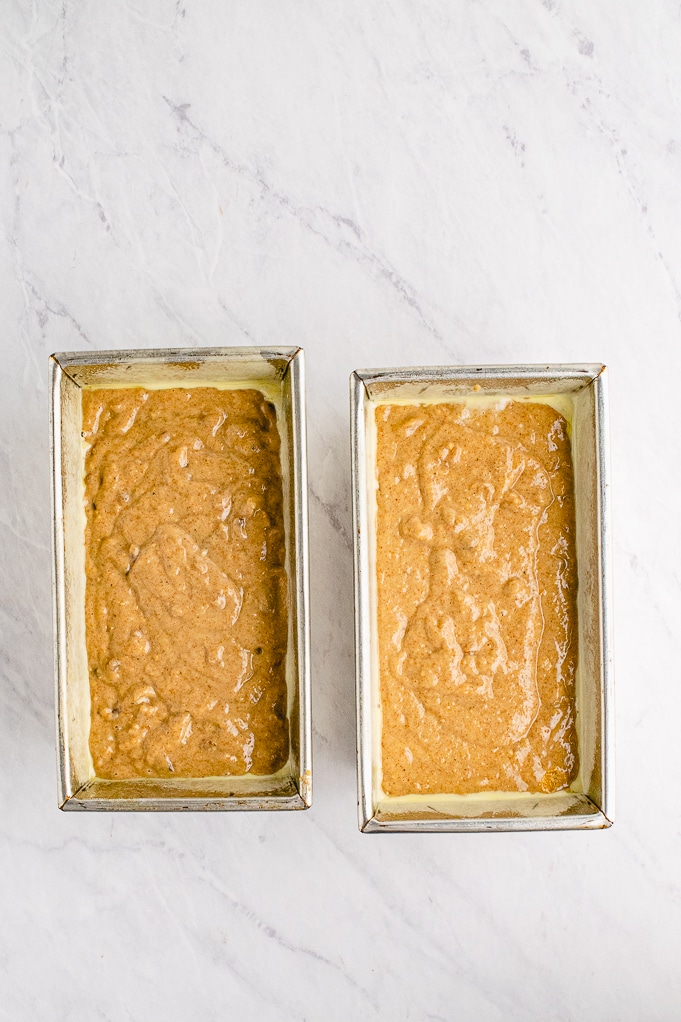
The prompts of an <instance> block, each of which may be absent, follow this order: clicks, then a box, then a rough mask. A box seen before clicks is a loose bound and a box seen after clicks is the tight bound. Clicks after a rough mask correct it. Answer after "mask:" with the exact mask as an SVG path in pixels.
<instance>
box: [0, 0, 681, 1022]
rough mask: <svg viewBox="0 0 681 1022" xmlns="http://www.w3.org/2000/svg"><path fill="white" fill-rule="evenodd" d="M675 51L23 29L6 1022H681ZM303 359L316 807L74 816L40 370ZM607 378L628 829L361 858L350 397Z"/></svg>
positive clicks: (543, 36)
mask: <svg viewBox="0 0 681 1022" xmlns="http://www.w3.org/2000/svg"><path fill="white" fill-rule="evenodd" d="M680 178H681V15H680V12H679V5H678V3H673V2H671V0H669V2H664V0H646V2H642V0H620V2H618V3H612V2H610V0H583V2H576V0H543V3H542V2H539V0H506V2H504V3H500V2H497V3H495V2H493V0H480V2H472V0H423V2H418V3H417V2H408V0H376V2H375V3H364V2H362V0H343V2H342V3H335V4H332V3H326V2H323V0H322V2H319V3H311V2H300V0H279V2H274V0H249V2H245V0H241V2H239V0H226V2H221V0H203V2H198V0H195V2H193V3H192V2H190V0H184V3H183V0H178V2H177V3H175V2H170V0H147V2H145V0H135V2H132V0H130V2H114V0H101V2H98V3H95V2H94V0H83V2H75V0H62V2H60V3H56V2H55V3H48V2H45V0H36V2H33V3H30V2H28V0H4V3H3V5H2V31H1V32H0V324H1V333H0V351H1V354H2V363H1V365H2V375H1V378H0V402H1V403H0V480H1V484H0V535H1V537H2V540H1V542H0V571H1V575H0V577H1V579H2V582H1V584H0V671H1V679H0V790H1V792H2V812H1V813H0V847H1V849H2V856H1V859H0V861H1V863H2V868H1V870H0V918H1V924H0V970H2V973H3V974H4V975H3V977H2V980H0V989H1V990H2V997H1V999H0V1016H1V1017H2V1018H3V1019H9V1020H12V1022H15V1020H23V1019H26V1020H35V1019H49V1020H54V1022H59V1020H69V1022H72V1020H73V1022H82V1020H90V1019H94V1020H99V1019H102V1020H119V1019H121V1020H126V1019H135V1020H144V1022H147V1020H148V1022H155V1020H161V1019H163V1020H167V1019H171V1020H175V1019H180V1020H184V1019H191V1020H194V1019H201V1020H211V1019H223V1018H230V1019H232V1018H233V1019H244V1020H250V1019H264V1020H274V1022H278V1020H289V1019H290V1020H307V1022H317V1020H334V1022H335V1020H339V1022H347V1020H365V1019H367V1020H373V1019H381V1020H390V1022H394V1020H415V1022H416V1020H418V1022H420V1020H438V1022H442V1020H447V1022H449V1020H468V1019H481V1020H499V1022H501V1020H504V1022H507V1020H509V1019H513V1020H521V1019H541V1020H542V1022H550V1020H561V1022H562V1020H579V1022H583V1020H592V1019H593V1020H629V1019H631V1020H642V1019H644V1020H646V1022H655V1020H667V1019H678V1018H679V1017H681V970H680V969H679V947H680V940H681V904H680V897H681V892H680V886H679V860H680V855H679V852H680V850H681V848H680V846H681V841H680V838H681V797H680V795H679V792H680V790H681V768H680V765H679V763H680V757H679V752H678V750H679V744H680V743H679V720H680V714H681V686H680V683H679V664H678V661H679V658H678V648H679V640H680V639H681V625H680V622H681V616H680V610H681V599H680V591H681V562H680V557H679V554H680V549H679V547H680V542H679V495H680V493H681V489H680V484H679V476H678V474H677V473H678V465H679V455H680V453H681V452H680V450H679V411H678V409H679V388H678V378H679V372H680V370H681V323H680V315H681V190H680V187H679V186H680ZM244 342H245V343H249V342H251V343H256V344H277V343H283V344H301V345H303V346H304V348H305V350H306V353H307V368H308V412H309V437H310V475H311V482H312V501H311V555H312V596H313V630H314V635H313V653H314V664H313V667H314V721H315V742H314V744H315V747H314V752H315V804H314V807H313V809H312V810H311V811H310V812H308V813H305V814H281V815H276V816H275V815H269V814H253V815H240V816H235V815H224V814H223V815H205V814H203V815H201V814H196V815H186V816H184V815H164V816H151V815H133V816H126V815H118V816H115V817H114V816H112V815H106V814H101V815H84V814H61V813H59V812H58V811H57V808H56V780H55V764H54V726H53V698H52V660H51V617H50V555H49V492H48V451H47V393H46V377H47V356H48V354H49V353H50V352H52V351H54V350H64V349H84V348H93V349H94V348H116V347H130V346H135V345H140V346H149V345H155V346H183V345H185V346H186V345H195V344H198V345H214V344H238V343H244ZM599 359H602V360H603V361H605V362H607V363H609V365H610V368H611V380H610V383H611V392H612V428H613V477H614V528H615V564H614V578H615V595H616V650H615V652H616V686H617V717H618V752H617V760H618V763H617V782H618V812H617V822H616V825H615V827H614V828H612V830H610V831H607V832H598V833H591V834H588V833H567V834H509V835H461V836H457V835H432V836H430V835H428V836H417V835H407V836H397V835H396V836H386V837H381V836H379V837H368V836H364V835H360V834H359V833H358V831H357V825H356V816H355V767H354V709H353V652H352V592H351V578H352V569H351V553H350V529H351V526H350V501H349V449H348V448H349V444H348V401H347V389H348V388H347V378H348V374H349V372H350V371H351V370H352V369H353V368H357V367H360V366H364V365H371V366H380V365H390V364H410V363H430V364H433V363H435V364H437V363H443V362H473V363H484V362H497V361H501V362H504V361H509V362H512V361H521V362H532V361H542V362H543V361H547V362H549V361H559V360H560V361H578V360H599Z"/></svg>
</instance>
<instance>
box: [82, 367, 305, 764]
mask: <svg viewBox="0 0 681 1022" xmlns="http://www.w3.org/2000/svg"><path fill="white" fill-rule="evenodd" d="M83 436H84V438H85V440H86V443H87V444H88V445H89V446H88V449H87V453H86V456H85V510H86V518H87V524H86V536H85V542H86V576H87V581H86V600H85V602H86V607H85V610H86V638H87V655H88V664H89V672H90V691H91V697H92V719H91V730H90V750H91V753H92V758H93V760H94V767H95V773H96V774H97V776H98V777H103V778H136V777H173V776H174V777H208V776H224V775H227V774H244V773H247V772H251V773H254V774H269V773H273V772H276V771H277V770H278V769H279V768H280V767H281V766H283V764H284V763H285V762H286V759H287V758H288V722H287V718H286V678H285V658H286V643H287V580H286V570H285V563H284V554H285V538H284V528H283V506H282V505H283V497H282V481H281V468H280V455H279V433H278V430H277V423H276V413H275V409H274V407H273V406H272V404H270V403H269V402H268V401H267V400H266V399H265V398H264V396H263V395H262V394H261V393H260V392H259V391H257V390H218V389H215V388H210V387H198V388H194V389H184V388H174V389H171V390H143V389H139V388H131V389H125V390H105V389H102V390H85V391H84V392H83Z"/></svg>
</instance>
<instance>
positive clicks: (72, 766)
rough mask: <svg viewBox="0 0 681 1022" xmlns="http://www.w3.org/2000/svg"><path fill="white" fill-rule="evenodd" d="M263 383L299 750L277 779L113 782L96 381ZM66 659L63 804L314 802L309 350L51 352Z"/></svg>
mask: <svg viewBox="0 0 681 1022" xmlns="http://www.w3.org/2000/svg"><path fill="white" fill-rule="evenodd" d="M240 383H243V384H244V385H247V386H255V387H258V386H259V385H260V386H262V388H263V391H264V392H265V393H266V395H267V396H268V397H269V398H270V399H271V400H273V401H274V403H275V405H276V407H277V418H278V424H279V430H280V434H281V457H282V477H283V485H284V509H285V510H284V514H285V523H284V524H285V530H286V548H287V550H286V557H287V573H288V580H289V635H288V659H287V667H286V673H287V687H288V710H289V722H290V749H291V753H290V757H289V762H288V764H287V766H286V767H284V768H283V770H281V771H280V772H279V773H278V774H276V775H273V776H270V777H258V776H250V775H245V776H242V777H211V778H202V779H198V778H197V779H191V778H177V779H171V778H168V779H165V778H164V779H155V778H143V779H140V780H126V781H113V780H103V779H101V778H97V777H96V776H95V773H94V769H93V764H92V758H91V756H90V750H89V734H90V687H89V678H88V667H87V652H86V646H85V511H84V507H83V494H84V456H83V444H82V438H81V428H82V400H81V390H82V388H87V387H170V386H176V387H182V386H183V387H187V386H191V387H199V386H221V385H222V386H225V385H227V386H229V385H231V386H235V385H238V384H240ZM50 425H51V457H52V515H53V555H54V556H53V565H54V573H53V587H54V601H53V605H54V664H55V679H56V716H57V741H58V767H59V806H60V808H62V809H76V810H97V809H99V810H103V809H115V810H133V811H139V810H206V809H214V810H235V809H306V808H307V807H309V806H310V804H311V801H312V773H311V765H312V764H311V717H310V675H309V612H308V524H307V462H306V446H305V445H306V438H305V396H304V363H303V352H302V349H300V348H279V349H266V348H200V349H196V350H133V351H100V352H92V351H89V352H66V353H59V354H55V355H52V356H51V359H50Z"/></svg>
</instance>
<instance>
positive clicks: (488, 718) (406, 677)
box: [375, 401, 578, 795]
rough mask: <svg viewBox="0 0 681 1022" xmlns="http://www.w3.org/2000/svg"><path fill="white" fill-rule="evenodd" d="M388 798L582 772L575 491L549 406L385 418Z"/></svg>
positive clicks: (379, 419)
mask: <svg viewBox="0 0 681 1022" xmlns="http://www.w3.org/2000/svg"><path fill="white" fill-rule="evenodd" d="M375 414H376V427H377V483H378V489H377V521H376V536H377V539H376V570H377V585H378V589H377V594H378V610H377V613H378V622H377V623H378V638H379V659H380V686H381V704H382V721H383V723H382V762H383V789H384V791H385V792H386V793H387V794H389V795H403V794H413V793H418V792H422V793H436V792H450V793H460V794H464V793H467V792H480V791H530V792H550V791H556V790H558V789H560V788H565V787H567V786H568V785H569V783H570V782H571V781H572V780H573V779H574V777H575V775H576V773H577V766H578V763H577V742H576V734H575V702H574V685H575V668H576V658H577V618H576V613H577V612H576V600H575V594H576V584H577V577H576V564H575V542H574V488H573V478H572V462H571V456H570V441H569V438H568V432H567V425H566V422H565V419H564V418H563V417H562V416H561V415H560V414H559V413H558V412H556V411H555V410H554V409H553V408H551V407H550V406H548V405H544V404H535V403H527V402H519V401H509V402H507V403H505V405H504V404H503V403H500V404H499V405H497V406H495V407H494V408H489V407H487V408H483V407H482V406H477V407H476V406H475V405H473V404H465V403H443V404H430V405H381V406H379V407H378V408H377V409H376V413H375Z"/></svg>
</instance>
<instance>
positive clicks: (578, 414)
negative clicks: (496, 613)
mask: <svg viewBox="0 0 681 1022" xmlns="http://www.w3.org/2000/svg"><path fill="white" fill-rule="evenodd" d="M474 388H475V393H477V394H488V395H499V397H522V396H523V395H542V394H545V395H547V396H558V395H562V396H564V397H566V398H568V399H569V400H570V402H571V406H572V416H573V425H572V458H573V466H574V477H575V511H576V527H577V572H578V597H577V603H578V620H579V625H578V627H579V640H578V661H579V663H578V668H577V688H576V699H577V733H578V745H579V756H580V772H579V776H578V778H577V781H576V782H575V783H573V785H572V786H571V787H570V788H569V789H566V790H565V791H561V792H555V793H553V794H537V795H529V794H525V793H518V794H517V795H516V794H515V793H499V794H498V795H496V794H495V793H493V792H489V793H484V794H481V795H455V794H444V793H443V794H440V795H435V796H433V795H430V796H428V795H414V796H400V797H394V796H386V795H385V793H384V792H383V791H382V788H381V706H380V687H379V678H378V659H377V642H376V630H375V624H374V614H375V610H374V606H375V604H374V601H375V598H376V597H375V591H374V590H375V580H374V579H375V575H374V558H375V554H374V547H375V535H374V534H373V532H372V529H373V521H374V518H373V514H372V508H373V506H374V505H375V500H376V497H375V492H376V474H375V461H374V455H373V451H372V442H371V429H372V428H373V426H372V420H371V418H370V417H371V416H373V413H374V409H375V407H376V404H377V403H379V404H380V403H381V402H382V401H385V400H387V399H393V400H395V399H397V400H417V401H418V400H433V399H435V400H455V399H457V398H459V399H461V398H462V397H465V396H466V395H469V394H471V393H473V392H474ZM350 402H351V434H352V486H353V525H354V562H355V671H356V697H357V788H358V792H357V794H358V798H357V801H358V813H359V826H360V829H361V830H362V831H364V832H366V833H372V832H377V831H488V830H502V831H507V830H578V829H595V828H602V827H609V826H610V825H611V824H612V821H613V813H614V790H613V786H614V776H613V766H614V764H613V757H614V736H613V726H614V719H613V717H614V711H613V680H612V662H611V612H610V591H609V590H610V581H609V574H610V523H609V508H608V501H609V479H608V473H609V454H608V430H607V394H606V372H605V366H602V365H600V364H596V365H591V364H589V365H550V366H532V365H526V366H456V367H452V366H446V367H434V368H423V367H421V368H413V369H410V368H407V369H377V370H359V371H357V372H354V373H353V374H352V376H351V378H350Z"/></svg>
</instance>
